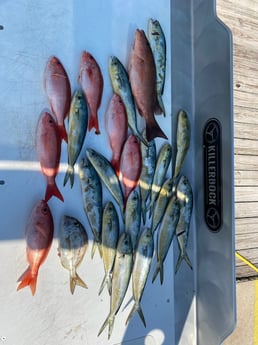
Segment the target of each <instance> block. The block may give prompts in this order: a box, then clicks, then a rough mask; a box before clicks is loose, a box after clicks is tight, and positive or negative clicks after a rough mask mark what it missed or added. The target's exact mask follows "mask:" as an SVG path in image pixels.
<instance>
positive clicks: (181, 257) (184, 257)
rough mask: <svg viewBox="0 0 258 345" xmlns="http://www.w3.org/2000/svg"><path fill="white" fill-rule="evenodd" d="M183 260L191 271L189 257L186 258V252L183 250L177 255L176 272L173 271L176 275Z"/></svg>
mask: <svg viewBox="0 0 258 345" xmlns="http://www.w3.org/2000/svg"><path fill="white" fill-rule="evenodd" d="M183 260H185V262H186V263H187V265H188V266H189V267H190V268H191V270H192V269H193V266H192V263H191V260H190V259H189V256H188V254H187V252H186V250H184V251H181V252H180V254H179V257H178V260H177V263H176V270H175V272H176V273H177V272H178V269H179V267H180V265H181V263H182V261H183Z"/></svg>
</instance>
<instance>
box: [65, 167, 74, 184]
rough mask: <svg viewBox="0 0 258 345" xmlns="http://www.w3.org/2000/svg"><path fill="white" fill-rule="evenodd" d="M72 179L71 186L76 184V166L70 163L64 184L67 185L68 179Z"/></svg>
mask: <svg viewBox="0 0 258 345" xmlns="http://www.w3.org/2000/svg"><path fill="white" fill-rule="evenodd" d="M69 179H70V185H71V188H72V187H73V184H74V167H73V166H72V165H70V164H69V165H68V168H67V171H66V174H65V177H64V186H65V185H66V183H67V181H68V180H69Z"/></svg>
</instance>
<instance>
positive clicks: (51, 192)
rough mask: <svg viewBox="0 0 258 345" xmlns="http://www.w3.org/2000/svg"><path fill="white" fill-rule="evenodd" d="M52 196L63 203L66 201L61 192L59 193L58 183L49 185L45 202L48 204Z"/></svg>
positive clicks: (49, 183)
mask: <svg viewBox="0 0 258 345" xmlns="http://www.w3.org/2000/svg"><path fill="white" fill-rule="evenodd" d="M52 196H55V197H57V198H58V199H60V200H61V201H64V198H63V195H62V194H61V192H60V191H59V189H58V187H57V185H56V182H55V181H54V182H49V181H48V184H47V189H46V194H45V201H46V202H48V200H49V199H50V198H52Z"/></svg>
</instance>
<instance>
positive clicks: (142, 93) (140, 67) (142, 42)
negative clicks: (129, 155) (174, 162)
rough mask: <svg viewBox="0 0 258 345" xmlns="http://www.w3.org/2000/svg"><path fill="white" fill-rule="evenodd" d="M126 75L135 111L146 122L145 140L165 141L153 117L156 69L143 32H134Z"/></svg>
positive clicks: (165, 137)
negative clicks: (158, 139)
mask: <svg viewBox="0 0 258 345" xmlns="http://www.w3.org/2000/svg"><path fill="white" fill-rule="evenodd" d="M128 74H129V80H130V84H131V87H132V92H133V96H134V99H135V102H136V106H137V109H138V110H139V113H140V115H142V116H143V117H144V119H145V121H146V138H147V140H148V141H151V140H153V139H154V138H155V137H161V138H164V139H167V136H166V134H165V133H164V132H163V131H162V129H161V128H160V127H159V125H158V123H157V121H156V119H155V117H154V113H155V109H156V104H157V94H156V67H155V61H154V58H153V54H152V50H151V47H150V44H149V42H148V39H147V37H146V35H145V33H144V31H143V30H139V29H137V30H136V32H135V39H134V44H133V47H132V49H131V53H130V58H129V66H128Z"/></svg>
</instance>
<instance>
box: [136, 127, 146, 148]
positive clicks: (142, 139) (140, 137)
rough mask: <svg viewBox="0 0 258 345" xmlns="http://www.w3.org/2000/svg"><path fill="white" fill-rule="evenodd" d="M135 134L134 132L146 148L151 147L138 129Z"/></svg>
mask: <svg viewBox="0 0 258 345" xmlns="http://www.w3.org/2000/svg"><path fill="white" fill-rule="evenodd" d="M133 132H134V135H136V136H137V138H139V139H140V141H141V142H142V143H143V144H144V145H145V146H150V144H149V142H148V140H146V139H145V138H144V137H143V135H142V134H141V133H140V132H139V131H138V129H134V130H133Z"/></svg>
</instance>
